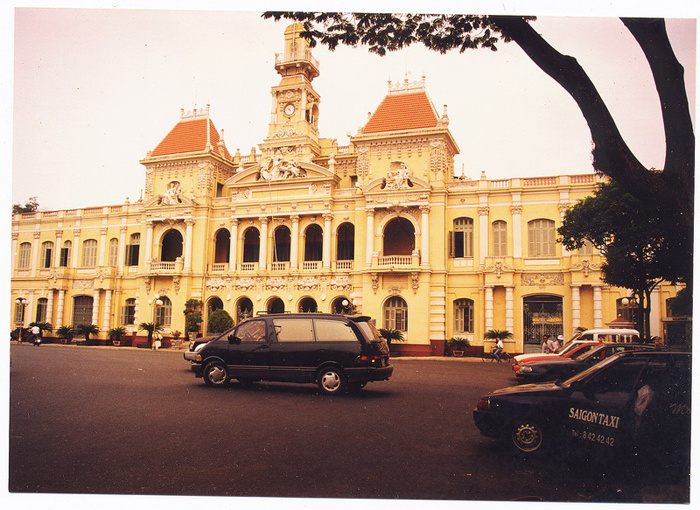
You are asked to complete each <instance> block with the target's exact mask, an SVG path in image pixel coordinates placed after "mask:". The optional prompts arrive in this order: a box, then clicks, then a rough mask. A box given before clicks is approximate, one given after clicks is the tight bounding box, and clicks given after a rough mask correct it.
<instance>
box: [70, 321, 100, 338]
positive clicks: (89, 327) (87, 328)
mask: <svg viewBox="0 0 700 510" xmlns="http://www.w3.org/2000/svg"><path fill="white" fill-rule="evenodd" d="M99 332H100V329H99V328H98V327H97V326H96V325H95V324H78V325H77V326H76V327H75V334H76V335H81V336H84V337H85V341H86V342H89V341H90V335H97V334H98V333H99Z"/></svg>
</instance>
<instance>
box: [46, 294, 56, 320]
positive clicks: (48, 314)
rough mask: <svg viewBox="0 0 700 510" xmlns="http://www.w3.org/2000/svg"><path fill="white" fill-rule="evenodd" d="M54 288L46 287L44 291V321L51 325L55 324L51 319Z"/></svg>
mask: <svg viewBox="0 0 700 510" xmlns="http://www.w3.org/2000/svg"><path fill="white" fill-rule="evenodd" d="M54 290H55V289H47V292H46V322H50V323H51V324H52V325H55V323H54V321H53V299H54V292H53V291H54ZM54 329H55V328H54Z"/></svg>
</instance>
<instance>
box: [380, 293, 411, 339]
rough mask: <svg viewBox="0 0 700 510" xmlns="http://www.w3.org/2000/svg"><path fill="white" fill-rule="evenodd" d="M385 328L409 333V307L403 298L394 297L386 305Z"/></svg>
mask: <svg viewBox="0 0 700 510" xmlns="http://www.w3.org/2000/svg"><path fill="white" fill-rule="evenodd" d="M384 327H385V328H386V329H397V330H399V331H408V305H407V304H406V301H404V300H403V298H400V297H399V296H394V297H392V298H389V299H387V301H386V303H385V304H384Z"/></svg>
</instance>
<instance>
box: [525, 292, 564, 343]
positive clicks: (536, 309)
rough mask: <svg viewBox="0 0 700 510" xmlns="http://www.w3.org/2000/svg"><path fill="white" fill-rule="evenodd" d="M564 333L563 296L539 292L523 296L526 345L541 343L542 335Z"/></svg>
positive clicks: (553, 335)
mask: <svg viewBox="0 0 700 510" xmlns="http://www.w3.org/2000/svg"><path fill="white" fill-rule="evenodd" d="M563 333H564V313H563V300H562V298H561V296H551V295H547V294H539V295H534V296H527V297H525V298H523V340H524V342H525V345H540V344H541V343H542V337H543V336H544V335H548V336H549V337H550V338H551V337H555V338H556V337H557V336H558V335H561V334H563Z"/></svg>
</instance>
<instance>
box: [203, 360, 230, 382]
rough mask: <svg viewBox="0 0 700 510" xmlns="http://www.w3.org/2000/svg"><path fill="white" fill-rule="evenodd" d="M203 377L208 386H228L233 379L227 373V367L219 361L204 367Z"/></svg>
mask: <svg viewBox="0 0 700 510" xmlns="http://www.w3.org/2000/svg"><path fill="white" fill-rule="evenodd" d="M202 378H203V379H204V384H206V385H207V386H228V383H229V381H230V380H231V379H230V378H229V376H228V374H227V373H226V367H225V366H224V365H223V364H222V363H221V362H219V361H212V362H211V363H208V364H207V366H206V367H204V372H203V373H202Z"/></svg>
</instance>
